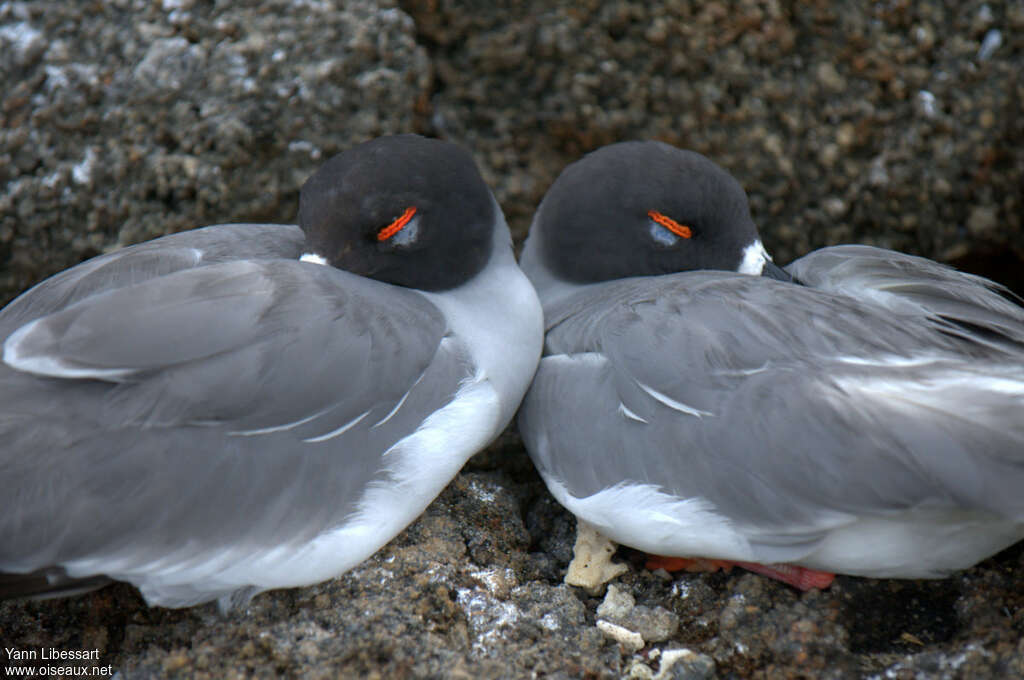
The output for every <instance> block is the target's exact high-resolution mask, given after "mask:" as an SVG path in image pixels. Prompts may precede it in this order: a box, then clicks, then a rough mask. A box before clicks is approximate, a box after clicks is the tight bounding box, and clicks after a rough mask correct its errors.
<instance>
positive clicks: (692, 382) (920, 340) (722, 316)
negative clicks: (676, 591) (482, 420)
mask: <svg viewBox="0 0 1024 680" xmlns="http://www.w3.org/2000/svg"><path fill="white" fill-rule="evenodd" d="M664 279H665V277H662V280H661V281H651V280H643V279H636V280H625V281H620V282H611V283H609V284H603V285H602V286H596V287H592V288H591V289H590V290H589V291H587V292H586V293H584V294H581V295H577V296H576V297H575V298H567V299H565V300H563V301H561V302H559V303H557V305H556V306H554V307H552V308H549V309H546V310H545V311H546V313H547V320H548V325H549V328H548V334H547V337H546V346H545V356H544V358H543V359H542V360H541V364H540V368H539V369H538V371H537V374H536V377H535V378H534V382H533V385H532V387H531V389H530V392H529V393H528V395H527V397H526V400H525V402H524V404H523V407H522V409H521V415H520V429H521V431H522V432H523V435H524V438H525V439H526V442H527V445H528V448H529V449H530V451H531V455H532V456H533V457H534V459H535V462H536V463H537V464H538V466H539V468H540V469H541V471H542V472H543V473H544V474H545V476H550V477H553V478H555V479H557V480H559V481H560V482H561V483H562V484H564V485H565V486H566V487H567V489H568V491H569V492H570V493H571V494H572V495H574V496H576V497H586V496H589V495H591V494H593V493H595V492H597V491H600V490H602V489H604V488H609V487H612V486H615V485H616V484H618V483H620V482H623V481H626V480H631V481H635V482H640V483H645V484H651V485H654V486H656V487H660V488H662V489H663V490H665V491H667V492H668V493H671V494H672V495H674V496H677V497H680V498H695V497H698V498H703V499H705V500H706V501H708V502H709V503H710V504H711V506H712V507H714V508H716V509H717V510H718V511H719V512H720V513H721V514H723V515H725V516H727V517H729V518H731V519H732V520H733V521H735V522H736V523H737V524H738V525H740V526H742V527H744V528H745V531H746V532H747V533H748V535H749V536H750V538H751V540H752V543H754V544H755V545H756V546H759V547H758V549H759V550H760V551H761V552H762V554H765V555H769V556H770V555H772V553H770V552H768V551H770V550H771V549H772V548H773V547H781V546H796V545H799V544H805V545H809V544H811V543H813V542H815V541H817V540H818V539H819V538H821V537H822V536H823V534H824V532H825V531H826V530H828V529H829V528H832V527H833V526H836V525H837V524H842V523H845V522H848V521H851V520H852V518H853V517H855V516H863V515H865V514H867V515H876V516H879V515H881V516H884V515H885V514H887V513H893V512H898V511H900V510H903V509H907V508H913V507H917V506H921V505H927V504H935V505H938V506H942V507H953V508H956V507H962V508H969V509H982V510H990V511H992V512H995V513H997V514H1000V515H1010V516H1013V517H1017V518H1020V517H1024V497H1022V496H1021V494H1020V488H1021V487H1022V486H1024V417H1022V415H1024V362H1021V361H1020V356H1018V357H1017V358H1016V361H1015V362H1013V361H1002V363H998V364H997V363H989V364H985V363H984V362H979V361H977V360H972V361H971V362H969V363H968V362H964V361H961V360H960V359H959V358H958V355H957V354H956V343H957V340H956V339H955V338H951V337H949V336H947V335H945V334H943V333H941V332H938V331H934V332H931V333H927V334H925V336H924V337H922V335H921V334H920V333H917V332H915V329H912V328H908V326H907V324H906V323H904V322H901V321H900V320H895V321H894V320H893V319H891V318H890V316H889V315H888V314H880V313H878V312H877V311H875V310H873V309H872V308H870V307H868V306H865V305H858V304H857V303H856V302H854V301H846V300H841V299H838V298H836V297H834V296H829V295H827V294H821V293H818V292H815V291H811V290H809V289H807V288H801V287H797V286H792V285H788V284H782V283H778V282H774V281H766V280H765V279H760V278H758V279H753V278H751V277H743V276H742V275H735V276H733V275H729V274H720V273H715V274H708V273H702V272H694V273H688V274H680V275H676V276H675V277H674V279H675V280H674V282H673V283H672V284H669V283H666V282H665V280H664ZM993 375H998V376H1000V380H998V381H995V380H992V381H990V380H988V378H990V377H991V376H993ZM541 438H543V442H542V441H541ZM541 444H543V445H541ZM773 559H793V555H786V554H784V553H781V554H780V553H776V554H775V557H774V558H773Z"/></svg>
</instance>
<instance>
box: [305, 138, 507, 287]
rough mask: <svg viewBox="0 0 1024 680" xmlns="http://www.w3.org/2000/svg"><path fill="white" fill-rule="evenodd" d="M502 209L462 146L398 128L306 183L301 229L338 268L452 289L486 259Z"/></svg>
mask: <svg viewBox="0 0 1024 680" xmlns="http://www.w3.org/2000/svg"><path fill="white" fill-rule="evenodd" d="M497 210H498V208H497V206H496V204H495V202H494V199H493V198H492V196H491V192H490V189H488V187H487V184H485V183H484V180H483V178H482V177H481V176H480V173H479V171H478V170H477V168H476V165H475V164H474V163H473V159H472V158H471V157H470V155H469V154H468V153H466V152H465V151H463V150H462V149H461V148H460V147H458V146H456V145H454V144H451V143H449V142H443V141H440V140H437V139H427V138H425V137H420V136H418V135H395V136H391V137H380V138H378V139H374V140H372V141H369V142H365V143H363V144H359V145H357V146H354V147H352V148H350V149H348V150H346V151H344V152H342V153H340V154H338V155H337V156H335V157H334V158H332V159H330V160H329V161H327V162H326V163H325V164H324V165H323V167H321V168H320V169H319V170H317V171H316V173H314V174H313V176H312V177H310V178H309V179H308V180H306V183H305V184H304V185H303V186H302V193H301V195H300V197H299V226H300V227H302V230H303V231H304V232H305V234H306V241H307V250H308V251H309V252H311V253H313V254H315V255H317V256H319V257H321V258H323V259H324V260H326V262H327V263H328V264H331V265H333V266H335V267H338V268H339V269H344V270H346V271H350V272H353V273H355V274H360V275H362V276H367V277H370V278H373V279H377V280H380V281H386V282H388V283H394V284H398V285H400V286H408V287H410V288H419V289H422V290H447V289H449V288H454V287H455V286H458V285H459V284H461V283H463V282H465V281H467V280H469V279H471V278H472V277H473V276H474V275H476V274H477V273H478V272H479V271H480V270H481V269H483V267H484V266H485V265H486V264H487V260H488V258H489V257H490V254H491V244H492V241H493V235H494V225H495V220H496V219H497V218H498V215H497V214H496V212H497Z"/></svg>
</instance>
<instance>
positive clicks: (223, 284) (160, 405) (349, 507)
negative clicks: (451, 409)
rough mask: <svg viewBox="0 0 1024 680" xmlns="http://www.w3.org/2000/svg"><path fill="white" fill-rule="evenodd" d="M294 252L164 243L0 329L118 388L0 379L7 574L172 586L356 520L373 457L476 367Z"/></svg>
mask: <svg viewBox="0 0 1024 680" xmlns="http://www.w3.org/2000/svg"><path fill="white" fill-rule="evenodd" d="M297 236H298V234H297V230H296V229H295V228H294V227H288V226H271V225H230V226H221V227H210V228H206V229H201V230H196V231H193V232H189V233H188V234H179V235H175V236H171V237H168V238H167V239H166V240H167V241H169V242H170V243H166V242H161V241H163V240H157V241H153V242H150V243H148V244H144V245H142V246H137V247H134V248H128V249H125V250H123V251H120V252H118V253H116V254H114V255H111V256H106V257H105V258H102V259H100V260H98V261H93V262H90V263H89V265H88V267H86V268H85V269H83V270H77V269H76V270H70V271H69V272H67V273H65V274H64V275H62V276H60V277H57V278H56V279H52V280H50V281H48V282H46V283H44V284H43V289H42V290H37V291H34V292H32V293H30V294H28V295H26V296H25V301H24V302H21V301H16V302H15V303H12V305H11V306H10V307H8V308H7V309H6V310H4V312H3V313H2V314H0V329H10V328H15V327H20V326H23V324H24V323H25V322H26V321H27V320H29V319H33V318H35V319H38V321H36V322H35V326H34V327H32V329H31V331H30V332H29V333H28V334H27V335H25V336H24V338H23V339H22V341H21V343H20V345H19V346H20V348H21V350H22V352H23V354H25V355H26V356H23V357H22V360H26V359H29V358H31V356H32V355H33V353H38V354H40V355H43V356H49V357H57V358H59V359H60V361H61V362H62V363H63V364H64V365H66V366H68V367H71V368H73V369H81V370H83V371H86V372H87V373H88V372H92V371H99V372H101V373H102V371H104V370H107V369H110V368H118V369H124V370H125V372H124V373H123V374H118V375H116V376H114V377H112V378H109V379H95V378H88V377H86V378H81V379H75V378H50V377H45V376H39V375H33V374H31V373H28V372H24V371H16V370H12V369H11V368H10V367H8V366H6V365H3V366H0V393H3V394H4V398H5V405H4V408H3V410H2V412H0V441H4V446H3V447H2V449H0V470H2V471H3V473H2V474H3V479H4V484H5V486H6V487H7V488H8V490H9V492H8V493H6V494H4V495H3V499H2V500H0V506H2V509H0V536H3V537H4V540H3V541H2V542H0V566H2V568H3V569H5V570H18V571H23V570H30V569H37V568H40V567H44V566H47V565H57V564H66V563H69V562H74V561H76V560H83V559H89V558H91V557H94V556H97V555H103V556H104V559H105V561H106V562H107V563H108V564H110V565H111V567H112V571H115V572H116V571H132V570H136V569H139V568H141V567H142V566H143V565H146V564H147V563H149V562H152V561H156V562H157V563H159V564H160V565H162V567H164V568H168V567H172V566H173V565H174V564H175V562H176V561H181V562H182V563H184V564H187V563H188V561H189V560H197V559H204V556H208V554H209V553H210V552H211V551H213V552H216V551H217V550H218V549H220V547H221V546H225V545H228V546H231V549H235V550H241V551H245V550H246V549H257V548H259V547H260V546H267V545H285V546H287V545H296V546H297V545H301V544H302V543H303V542H306V541H309V540H310V539H311V538H312V537H314V536H316V535H317V534H318V533H320V532H322V531H324V530H327V529H330V528H332V527H336V526H338V525H340V524H342V523H343V522H344V521H345V519H346V518H347V517H348V516H349V515H350V514H351V513H352V512H353V509H354V504H355V503H356V502H357V500H358V499H359V497H360V495H361V492H362V490H363V489H364V488H365V487H366V485H367V484H369V483H370V482H371V481H373V480H375V479H378V480H379V477H380V475H381V467H382V465H381V459H380V452H381V451H385V450H387V449H388V448H389V447H390V446H391V445H393V444H394V443H395V442H396V441H397V440H398V439H399V438H401V437H402V436H405V435H406V434H407V433H408V432H410V431H412V430H414V429H415V428H416V426H417V425H418V422H419V419H421V418H422V414H423V413H429V412H432V411H434V410H436V409H438V408H440V407H441V406H443V405H444V404H446V403H448V402H449V401H450V400H451V398H452V396H453V395H454V393H455V391H456V390H457V389H458V386H459V383H460V381H462V380H463V379H465V378H466V377H467V376H469V375H472V371H473V370H474V367H473V366H472V365H471V363H470V361H469V360H468V358H467V355H466V354H465V352H464V348H462V347H461V346H460V344H459V343H458V342H454V341H452V342H443V341H444V340H445V333H446V325H445V322H444V319H443V318H442V317H441V315H440V313H439V312H438V311H437V310H436V309H435V308H434V307H433V306H432V305H430V304H429V303H428V302H427V301H426V300H425V299H424V298H422V297H421V296H419V295H418V294H416V293H414V292H412V291H408V290H405V289H401V288H397V287H394V288H393V289H392V291H391V294H390V296H389V298H388V306H386V307H381V306H380V305H377V304H374V291H372V290H371V287H379V286H380V285H382V284H379V283H375V282H372V281H369V280H367V279H363V278H362V277H357V276H355V275H352V274H348V273H346V272H343V271H341V270H338V269H335V268H333V267H324V266H319V265H315V264H309V263H304V262H299V261H298V260H294V259H284V258H286V257H295V256H297V252H296V251H297V250H298V248H297V246H298V245H299V242H298V239H297V238H296V237H297ZM172 245H173V246H174V247H175V249H174V250H170V249H168V248H167V246H172ZM179 246H180V250H179V249H178V247H179ZM157 249H159V250H158V252H159V253H160V255H161V257H159V258H153V257H151V254H152V253H154V252H156V251H157ZM192 249H195V250H196V251H201V253H202V257H200V258H198V259H197V258H196V257H195V255H196V253H195V252H194V251H193V250H192ZM229 252H234V253H237V254H240V255H236V256H235V258H232V257H231V256H229V255H228V253H229ZM168 253H171V254H172V255H174V257H164V255H166V254H168ZM275 253H276V254H278V255H279V256H278V257H274V256H273V255H274V254H275ZM240 258H245V259H240ZM153 264H159V267H153V266H151V265H153ZM44 303H45V304H44ZM68 303H71V304H68ZM126 307H128V308H130V309H131V313H128V314H121V313H119V312H122V311H123V310H125V309H126ZM399 322H400V323H401V324H402V333H401V334H396V328H395V326H396V324H398V323H399ZM323 348H330V351H329V352H326V351H323ZM369 385H373V386H375V389H367V387H368V386H369ZM407 393H408V396H406V395H407ZM403 399H404V400H405V401H404V404H403V407H404V408H403V409H401V410H399V411H398V412H397V413H394V414H393V415H392V417H391V418H390V419H388V420H387V421H386V422H380V421H382V420H383V419H385V418H386V417H387V416H388V414H389V413H390V412H391V411H392V410H393V409H394V408H395V406H396V405H397V404H398V403H399V401H400V400H403ZM364 413H365V414H366V415H365V416H364V417H363V418H362V419H361V420H358V422H355V421H356V420H357V419H359V418H360V416H361V414H364ZM312 414H317V415H316V416H315V417H313V418H311V419H309V420H308V422H302V423H301V424H297V425H291V424H293V423H295V422H296V421H300V420H303V419H305V418H307V417H308V416H310V415H312ZM348 423H354V424H353V425H352V427H351V428H350V429H348V430H346V431H345V432H343V433H341V434H339V435H337V436H336V437H332V438H331V439H330V440H327V441H325V442H323V443H316V442H310V441H309V440H310V439H315V438H317V437H320V436H323V435H325V434H328V433H331V432H332V431H334V430H337V429H338V428H340V427H342V426H344V425H346V424H348ZM261 430H262V431H261ZM69 450H70V451H73V455H67V451H69ZM140 451H144V452H145V455H139V452H140ZM339 458H342V459H343V461H339V460H338V459H339ZM296 498H302V499H304V500H305V501H306V502H304V503H296V502H295V500H296ZM186 537H187V538H186ZM181 596H182V598H183V600H184V601H187V600H189V599H190V598H194V595H193V594H190V593H187V592H184V593H182V595H181Z"/></svg>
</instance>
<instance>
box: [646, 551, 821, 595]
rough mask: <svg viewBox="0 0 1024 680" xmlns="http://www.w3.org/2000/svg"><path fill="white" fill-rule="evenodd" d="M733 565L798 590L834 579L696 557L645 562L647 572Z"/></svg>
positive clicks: (779, 567)
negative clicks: (648, 570) (659, 569)
mask: <svg viewBox="0 0 1024 680" xmlns="http://www.w3.org/2000/svg"><path fill="white" fill-rule="evenodd" d="M733 566H737V567H742V568H743V569H746V570H747V571H752V572H754V573H755V574H760V575H761V576H767V577H768V578H773V579H775V580H776V581H782V582H783V583H787V584H789V585H791V586H793V587H794V588H796V589H798V590H811V589H812V588H819V589H821V590H824V589H825V588H828V587H829V586H830V585H832V581H833V580H834V579H835V577H836V575H835V574H830V573H829V572H827V571H815V570H814V569H808V568H807V567H799V566H797V565H795V564H772V565H767V564H757V563H756V562H730V561H728V560H712V559H704V558H700V557H697V558H689V557H663V556H661V555H648V557H647V563H646V567H647V568H648V569H651V570H654V569H658V568H661V569H665V570H666V571H683V570H685V571H717V570H718V569H722V570H724V571H729V570H730V569H732V568H733Z"/></svg>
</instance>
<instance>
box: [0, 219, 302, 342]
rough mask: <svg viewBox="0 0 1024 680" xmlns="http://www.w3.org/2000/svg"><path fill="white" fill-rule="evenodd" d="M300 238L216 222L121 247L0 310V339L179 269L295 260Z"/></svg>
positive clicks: (275, 229)
mask: <svg viewBox="0 0 1024 680" xmlns="http://www.w3.org/2000/svg"><path fill="white" fill-rule="evenodd" d="M304 242H305V237H304V236H303V234H302V230H301V229H299V227H298V226H296V225H291V224H219V225H214V226H210V227H202V228H200V229H193V230H191V231H185V232H180V233H177V234H170V235H168V236H163V237H161V238H157V239H153V240H152V241H146V242H145V243H139V244H137V245H133V246H128V247H126V248H121V249H120V250H117V251H114V252H112V253H108V254H106V255H100V256H99V257H94V258H92V259H90V260H87V261H85V262H83V263H81V264H79V265H77V266H75V267H72V268H70V269H66V270H64V271H63V272H60V273H59V274H56V275H54V276H52V277H50V278H48V279H46V280H45V281H43V282H41V283H39V284H38V285H36V286H34V287H33V288H31V289H29V290H28V291H26V292H25V293H23V294H22V295H20V296H19V297H17V298H15V299H14V300H13V301H11V303H10V304H9V305H7V306H6V307H4V308H3V309H2V310H0V338H6V337H7V336H8V335H10V334H11V333H12V332H14V331H15V330H16V329H17V328H18V327H20V326H22V325H24V324H25V323H28V322H29V321H32V320H33V319H36V318H38V317H40V316H43V315H45V314H50V313H52V312H55V311H58V310H61V309H64V308H65V307H68V306H70V305H72V304H74V303H75V302H78V301H79V300H83V299H85V298H87V297H89V296H92V295H96V294H98V293H103V292H105V291H108V290H114V289H116V288H121V287H124V286H131V285H134V284H137V283H142V282H143V281H147V280H149V279H153V278H157V277H160V276H166V275H167V274H170V273H172V272H176V271H181V270H183V269H192V268H194V267H201V266H205V265H208V264H216V263H218V262H226V261H230V260H237V259H249V260H266V259H273V258H286V259H297V258H298V257H299V255H301V254H302V248H303V245H304Z"/></svg>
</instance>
